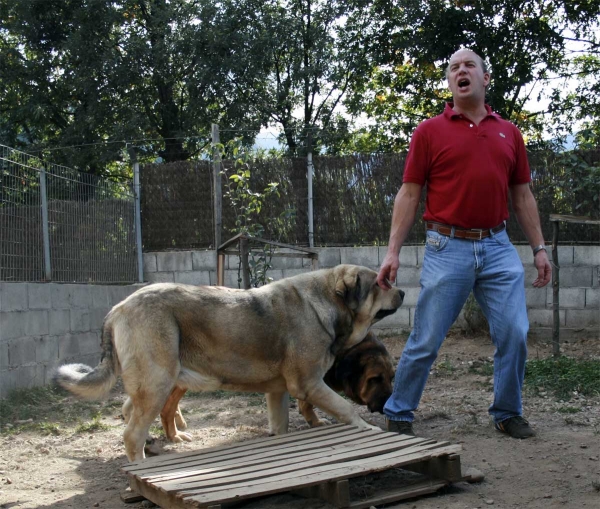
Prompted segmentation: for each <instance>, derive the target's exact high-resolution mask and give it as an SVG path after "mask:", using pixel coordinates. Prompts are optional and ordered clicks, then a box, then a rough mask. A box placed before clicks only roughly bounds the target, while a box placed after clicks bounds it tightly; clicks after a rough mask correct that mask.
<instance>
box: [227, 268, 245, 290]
mask: <svg viewBox="0 0 600 509" xmlns="http://www.w3.org/2000/svg"><path fill="white" fill-rule="evenodd" d="M223 276H224V279H225V281H224V284H225V286H226V287H227V288H242V282H241V279H242V274H241V273H240V275H239V279H240V282H239V284H238V271H237V270H225V271H224V274H223Z"/></svg>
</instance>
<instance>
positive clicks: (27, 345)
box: [8, 338, 36, 368]
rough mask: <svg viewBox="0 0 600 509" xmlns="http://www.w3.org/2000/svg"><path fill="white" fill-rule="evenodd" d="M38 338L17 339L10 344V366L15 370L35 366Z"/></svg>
mask: <svg viewBox="0 0 600 509" xmlns="http://www.w3.org/2000/svg"><path fill="white" fill-rule="evenodd" d="M35 343H36V338H21V339H15V340H14V341H11V342H10V343H9V344H8V365H9V366H11V367H13V368H15V367H18V366H24V365H26V364H35Z"/></svg>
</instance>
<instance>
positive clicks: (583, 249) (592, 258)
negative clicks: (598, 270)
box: [559, 246, 600, 265]
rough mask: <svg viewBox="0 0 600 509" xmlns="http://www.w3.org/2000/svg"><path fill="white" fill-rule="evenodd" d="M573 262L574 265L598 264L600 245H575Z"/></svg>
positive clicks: (599, 261)
mask: <svg viewBox="0 0 600 509" xmlns="http://www.w3.org/2000/svg"><path fill="white" fill-rule="evenodd" d="M559 256H560V255H559ZM559 261H560V260H559ZM573 263H575V264H576V265H600V246H575V248H574V253H573Z"/></svg>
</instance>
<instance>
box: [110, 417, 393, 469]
mask: <svg viewBox="0 0 600 509" xmlns="http://www.w3.org/2000/svg"><path fill="white" fill-rule="evenodd" d="M351 430H359V428H358V427H357V426H348V425H346V424H333V425H331V426H322V427H320V428H309V429H305V430H302V431H296V432H294V433H290V434H286V435H276V436H272V437H263V438H255V439H253V440H246V441H245V442H237V443H235V444H228V445H216V446H213V447H206V448H205V449H200V450H197V451H190V452H185V453H172V454H164V455H160V456H154V457H152V458H144V459H142V460H136V461H132V462H131V463H128V464H126V465H124V466H123V467H121V470H123V471H125V472H133V471H136V470H138V469H140V470H144V469H145V468H146V467H150V466H152V465H156V464H163V463H164V464H167V463H168V462H169V461H170V460H174V461H180V460H182V459H184V458H188V457H190V456H202V455H206V454H210V453H214V452H225V451H230V450H232V449H238V448H239V449H238V450H242V448H245V447H248V448H251V447H255V446H259V447H260V446H263V445H266V446H273V445H278V444H287V443H289V442H302V441H303V440H306V439H307V438H310V437H311V436H313V435H314V436H329V435H335V434H338V433H345V432H347V431H351ZM361 431H362V432H364V431H369V430H361ZM382 433H383V431H382Z"/></svg>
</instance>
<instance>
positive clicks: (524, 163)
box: [508, 125, 531, 186]
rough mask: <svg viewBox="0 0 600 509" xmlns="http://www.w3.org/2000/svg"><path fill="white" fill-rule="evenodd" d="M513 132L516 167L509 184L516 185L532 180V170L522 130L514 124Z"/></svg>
mask: <svg viewBox="0 0 600 509" xmlns="http://www.w3.org/2000/svg"><path fill="white" fill-rule="evenodd" d="M513 132H514V138H515V145H516V147H515V167H514V168H513V171H512V174H511V176H510V181H509V183H508V185H509V186H515V185H519V184H527V183H529V182H531V170H530V168H529V160H528V159H527V150H526V149H525V142H524V141H523V136H522V135H521V131H519V129H518V128H517V126H515V125H513Z"/></svg>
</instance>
